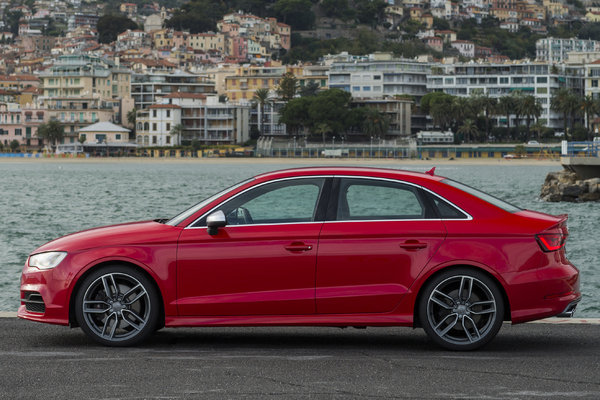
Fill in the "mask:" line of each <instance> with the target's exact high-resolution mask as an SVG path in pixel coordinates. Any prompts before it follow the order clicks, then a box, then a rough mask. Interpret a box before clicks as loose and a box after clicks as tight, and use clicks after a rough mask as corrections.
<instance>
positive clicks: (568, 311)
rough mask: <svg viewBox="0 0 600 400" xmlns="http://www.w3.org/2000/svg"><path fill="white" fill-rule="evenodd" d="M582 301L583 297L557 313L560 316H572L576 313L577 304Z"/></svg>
mask: <svg viewBox="0 0 600 400" xmlns="http://www.w3.org/2000/svg"><path fill="white" fill-rule="evenodd" d="M580 301H581V297H580V298H578V299H577V300H575V301H572V302H570V303H569V305H568V306H567V307H566V308H565V310H564V311H563V312H561V313H560V314H558V315H557V317H559V318H571V317H573V314H575V308H577V304H579V302H580Z"/></svg>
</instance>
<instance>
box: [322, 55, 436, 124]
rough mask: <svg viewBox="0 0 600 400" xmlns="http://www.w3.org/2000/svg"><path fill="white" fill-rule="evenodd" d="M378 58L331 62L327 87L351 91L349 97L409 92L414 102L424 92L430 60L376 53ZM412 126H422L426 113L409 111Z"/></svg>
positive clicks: (375, 96) (417, 100) (386, 95)
mask: <svg viewBox="0 0 600 400" xmlns="http://www.w3.org/2000/svg"><path fill="white" fill-rule="evenodd" d="M379 58H380V59H377V60H374V59H373V60H365V61H357V62H334V63H333V64H331V67H330V69H329V88H331V89H333V88H338V89H342V90H345V91H347V92H350V93H351V94H352V98H354V99H357V100H360V99H382V98H385V97H393V96H396V95H404V96H410V97H411V98H412V99H413V101H414V102H415V104H417V105H418V104H419V103H420V101H421V98H422V97H423V96H424V95H426V94H427V76H428V74H429V73H430V72H431V63H428V62H417V61H414V60H407V59H393V58H391V57H387V58H386V57H379ZM411 126H412V128H413V129H423V128H425V116H424V115H422V114H419V113H414V114H412V121H411Z"/></svg>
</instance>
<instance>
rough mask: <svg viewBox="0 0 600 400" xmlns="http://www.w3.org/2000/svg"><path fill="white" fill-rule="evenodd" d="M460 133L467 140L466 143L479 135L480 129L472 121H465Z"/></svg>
mask: <svg viewBox="0 0 600 400" xmlns="http://www.w3.org/2000/svg"><path fill="white" fill-rule="evenodd" d="M458 133H462V134H463V135H464V137H465V138H466V140H465V141H466V142H469V141H470V138H471V137H475V136H477V134H478V133H479V129H477V124H475V121H473V120H472V119H465V121H464V122H463V124H462V125H461V127H460V128H458Z"/></svg>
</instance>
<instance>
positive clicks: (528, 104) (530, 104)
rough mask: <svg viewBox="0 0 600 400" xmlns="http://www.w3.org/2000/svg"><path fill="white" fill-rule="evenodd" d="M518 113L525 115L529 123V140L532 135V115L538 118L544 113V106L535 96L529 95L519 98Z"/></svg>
mask: <svg viewBox="0 0 600 400" xmlns="http://www.w3.org/2000/svg"><path fill="white" fill-rule="evenodd" d="M517 108H518V113H519V114H520V115H524V116H525V118H526V124H527V140H529V136H530V127H531V117H532V116H533V117H534V118H535V119H536V120H537V119H538V118H539V117H540V115H542V106H541V105H540V104H539V103H538V102H537V100H536V99H535V97H534V96H531V95H527V96H522V97H521V98H519V102H518V103H517Z"/></svg>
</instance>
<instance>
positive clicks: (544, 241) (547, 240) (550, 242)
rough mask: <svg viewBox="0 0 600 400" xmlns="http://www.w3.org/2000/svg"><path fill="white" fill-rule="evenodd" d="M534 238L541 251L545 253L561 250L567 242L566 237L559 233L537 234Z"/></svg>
mask: <svg viewBox="0 0 600 400" xmlns="http://www.w3.org/2000/svg"><path fill="white" fill-rule="evenodd" d="M535 237H536V239H537V241H538V243H539V245H540V247H541V248H542V250H544V251H546V252H549V251H556V250H559V249H561V248H562V247H563V246H564V245H565V242H566V241H567V235H565V234H563V233H561V232H553V233H538V234H537V235H535Z"/></svg>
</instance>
